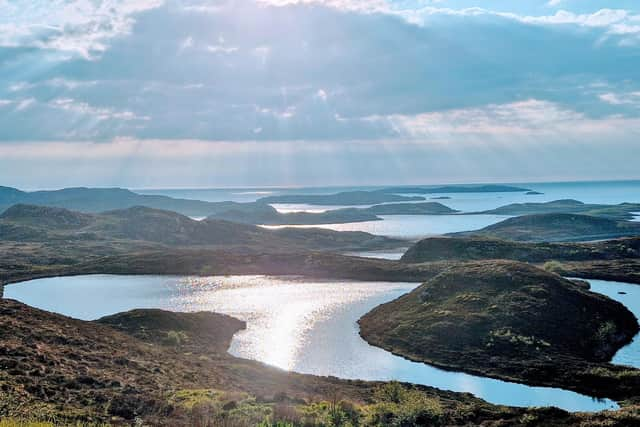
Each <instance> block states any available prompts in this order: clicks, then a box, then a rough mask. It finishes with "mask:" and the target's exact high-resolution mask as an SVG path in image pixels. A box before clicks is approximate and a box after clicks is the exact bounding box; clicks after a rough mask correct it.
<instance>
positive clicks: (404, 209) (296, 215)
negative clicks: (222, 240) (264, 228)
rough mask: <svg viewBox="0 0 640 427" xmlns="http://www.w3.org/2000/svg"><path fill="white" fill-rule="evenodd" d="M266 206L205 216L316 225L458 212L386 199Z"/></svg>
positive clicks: (242, 221)
mask: <svg viewBox="0 0 640 427" xmlns="http://www.w3.org/2000/svg"><path fill="white" fill-rule="evenodd" d="M269 208H270V209H264V210H261V211H250V210H235V209H230V210H228V211H220V212H217V213H215V214H214V215H210V216H209V217H208V218H209V219H223V220H227V221H233V222H241V223H246V224H260V225H318V224H345V223H350V222H364V221H381V220H382V218H380V217H379V216H378V215H450V214H454V213H457V212H458V211H457V210H455V209H451V208H449V207H447V206H445V205H443V204H441V203H438V202H422V203H420V202H418V203H389V204H384V205H374V206H371V207H368V208H343V209H333V210H328V211H325V212H288V213H281V212H278V211H277V210H276V209H275V208H273V207H271V206H269Z"/></svg>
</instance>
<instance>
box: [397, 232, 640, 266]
mask: <svg viewBox="0 0 640 427" xmlns="http://www.w3.org/2000/svg"><path fill="white" fill-rule="evenodd" d="M628 258H640V237H632V238H626V239H618V240H613V241H604V242H593V243H529V242H514V241H509V240H500V239H492V238H486V237H474V236H470V237H429V238H427V239H423V240H420V241H419V242H417V243H415V244H413V245H412V246H411V247H410V248H409V249H408V250H407V251H406V252H405V254H404V255H403V256H402V258H401V261H402V262H408V263H420V262H433V261H444V260H456V261H473V260H483V259H509V260H514V261H523V262H534V263H541V262H546V261H552V260H555V261H595V260H615V259H628Z"/></svg>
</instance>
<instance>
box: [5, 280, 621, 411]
mask: <svg viewBox="0 0 640 427" xmlns="http://www.w3.org/2000/svg"><path fill="white" fill-rule="evenodd" d="M417 285H418V284H416V283H385V282H349V281H310V280H306V279H300V278H292V277H265V276H228V277H204V278H195V277H166V276H110V275H94V276H76V277H59V278H48V279H37V280H32V281H29V282H23V283H19V284H14V285H10V286H7V288H6V290H5V297H7V298H14V299H17V300H20V301H22V302H24V303H26V304H29V305H31V306H35V307H38V308H41V309H45V310H50V311H54V312H58V313H62V314H65V315H68V316H72V317H76V318H81V319H86V320H90V319H95V318H98V317H101V316H104V315H108V314H112V313H116V312H120V311H125V310H129V309H132V308H163V309H169V310H176V311H199V310H211V311H217V312H221V313H226V314H229V315H232V316H236V317H238V318H241V319H244V320H246V321H247V330H246V331H243V332H239V333H238V334H236V336H235V337H234V340H233V342H232V345H231V348H230V352H231V353H232V354H234V355H236V356H240V357H245V358H250V359H254V360H258V361H262V362H265V363H268V364H271V365H274V366H277V367H280V368H283V369H288V370H292V371H296V372H302V373H309V374H316V375H333V376H336V377H341V378H351V379H364V380H392V379H395V380H400V381H407V382H412V383H418V384H425V385H431V386H435V387H438V388H441V389H445V390H452V391H458V392H470V393H473V394H475V395H476V396H478V397H481V398H483V399H485V400H487V401H489V402H492V403H496V404H504V405H511V406H557V407H560V408H563V409H566V410H571V411H598V410H602V409H609V408H616V407H617V405H616V404H615V403H614V402H612V401H610V400H607V399H605V400H595V399H592V398H590V397H587V396H583V395H580V394H577V393H573V392H570V391H566V390H561V389H557V388H546V387H530V386H526V385H523V384H516V383H510V382H506V381H500V380H495V379H490V378H484V377H479V376H474V375H468V374H464V373H460V372H449V371H443V370H440V369H437V368H434V367H432V366H429V365H426V364H423V363H415V362H411V361H409V360H406V359H403V358H401V357H398V356H394V355H393V354H391V353H389V352H387V351H385V350H382V349H380V348H377V347H373V346H370V345H369V344H367V343H366V342H365V341H364V340H363V339H362V338H361V337H360V336H359V334H358V326H357V323H356V321H357V319H359V318H360V317H361V316H362V315H363V314H365V313H366V312H368V311H369V310H371V309H372V308H374V307H376V306H377V305H379V304H382V303H385V302H387V301H390V300H392V299H395V298H397V297H398V296H400V295H402V294H404V293H406V292H408V291H410V290H411V289H413V288H415V287H416V286H417ZM601 285H602V286H603V287H605V288H606V283H604V282H602V283H601ZM283 303H286V309H283Z"/></svg>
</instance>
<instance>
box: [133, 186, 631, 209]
mask: <svg viewBox="0 0 640 427" xmlns="http://www.w3.org/2000/svg"><path fill="white" fill-rule="evenodd" d="M417 185H419V184H417ZM512 185H514V186H518V187H523V188H528V189H531V190H535V191H538V192H541V193H544V194H542V195H538V196H527V195H525V194H524V193H476V194H473V193H468V194H459V193H452V194H433V195H428V194H427V195H424V196H425V197H426V198H427V199H429V198H430V197H434V196H449V197H451V199H449V200H435V201H437V202H440V203H443V204H445V205H447V206H450V207H452V208H454V209H459V210H462V211H467V212H469V211H477V210H486V209H493V208H497V207H499V206H502V205H505V204H508V203H521V202H548V201H552V200H558V199H576V200H580V201H582V202H585V203H606V204H615V203H623V202H636V203H640V181H594V182H550V183H513V184H512ZM380 188H384V187H380V186H378V187H307V188H269V187H267V188H237V189H154V190H148V189H147V190H134V191H136V192H138V193H141V194H161V195H166V196H170V197H179V198H186V199H198V200H206V201H225V200H233V201H237V202H250V201H255V200H257V199H259V198H261V197H265V196H271V195H281V194H331V193H337V192H340V191H354V190H375V189H380ZM307 208H308V209H315V210H318V209H320V210H322V209H323V207H320V206H313V207H311V206H307Z"/></svg>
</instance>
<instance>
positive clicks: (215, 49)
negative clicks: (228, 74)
mask: <svg viewBox="0 0 640 427" xmlns="http://www.w3.org/2000/svg"><path fill="white" fill-rule="evenodd" d="M207 50H208V51H209V52H211V53H233V52H236V51H237V50H238V48H237V47H235V46H224V45H219V44H216V45H209V46H207Z"/></svg>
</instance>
